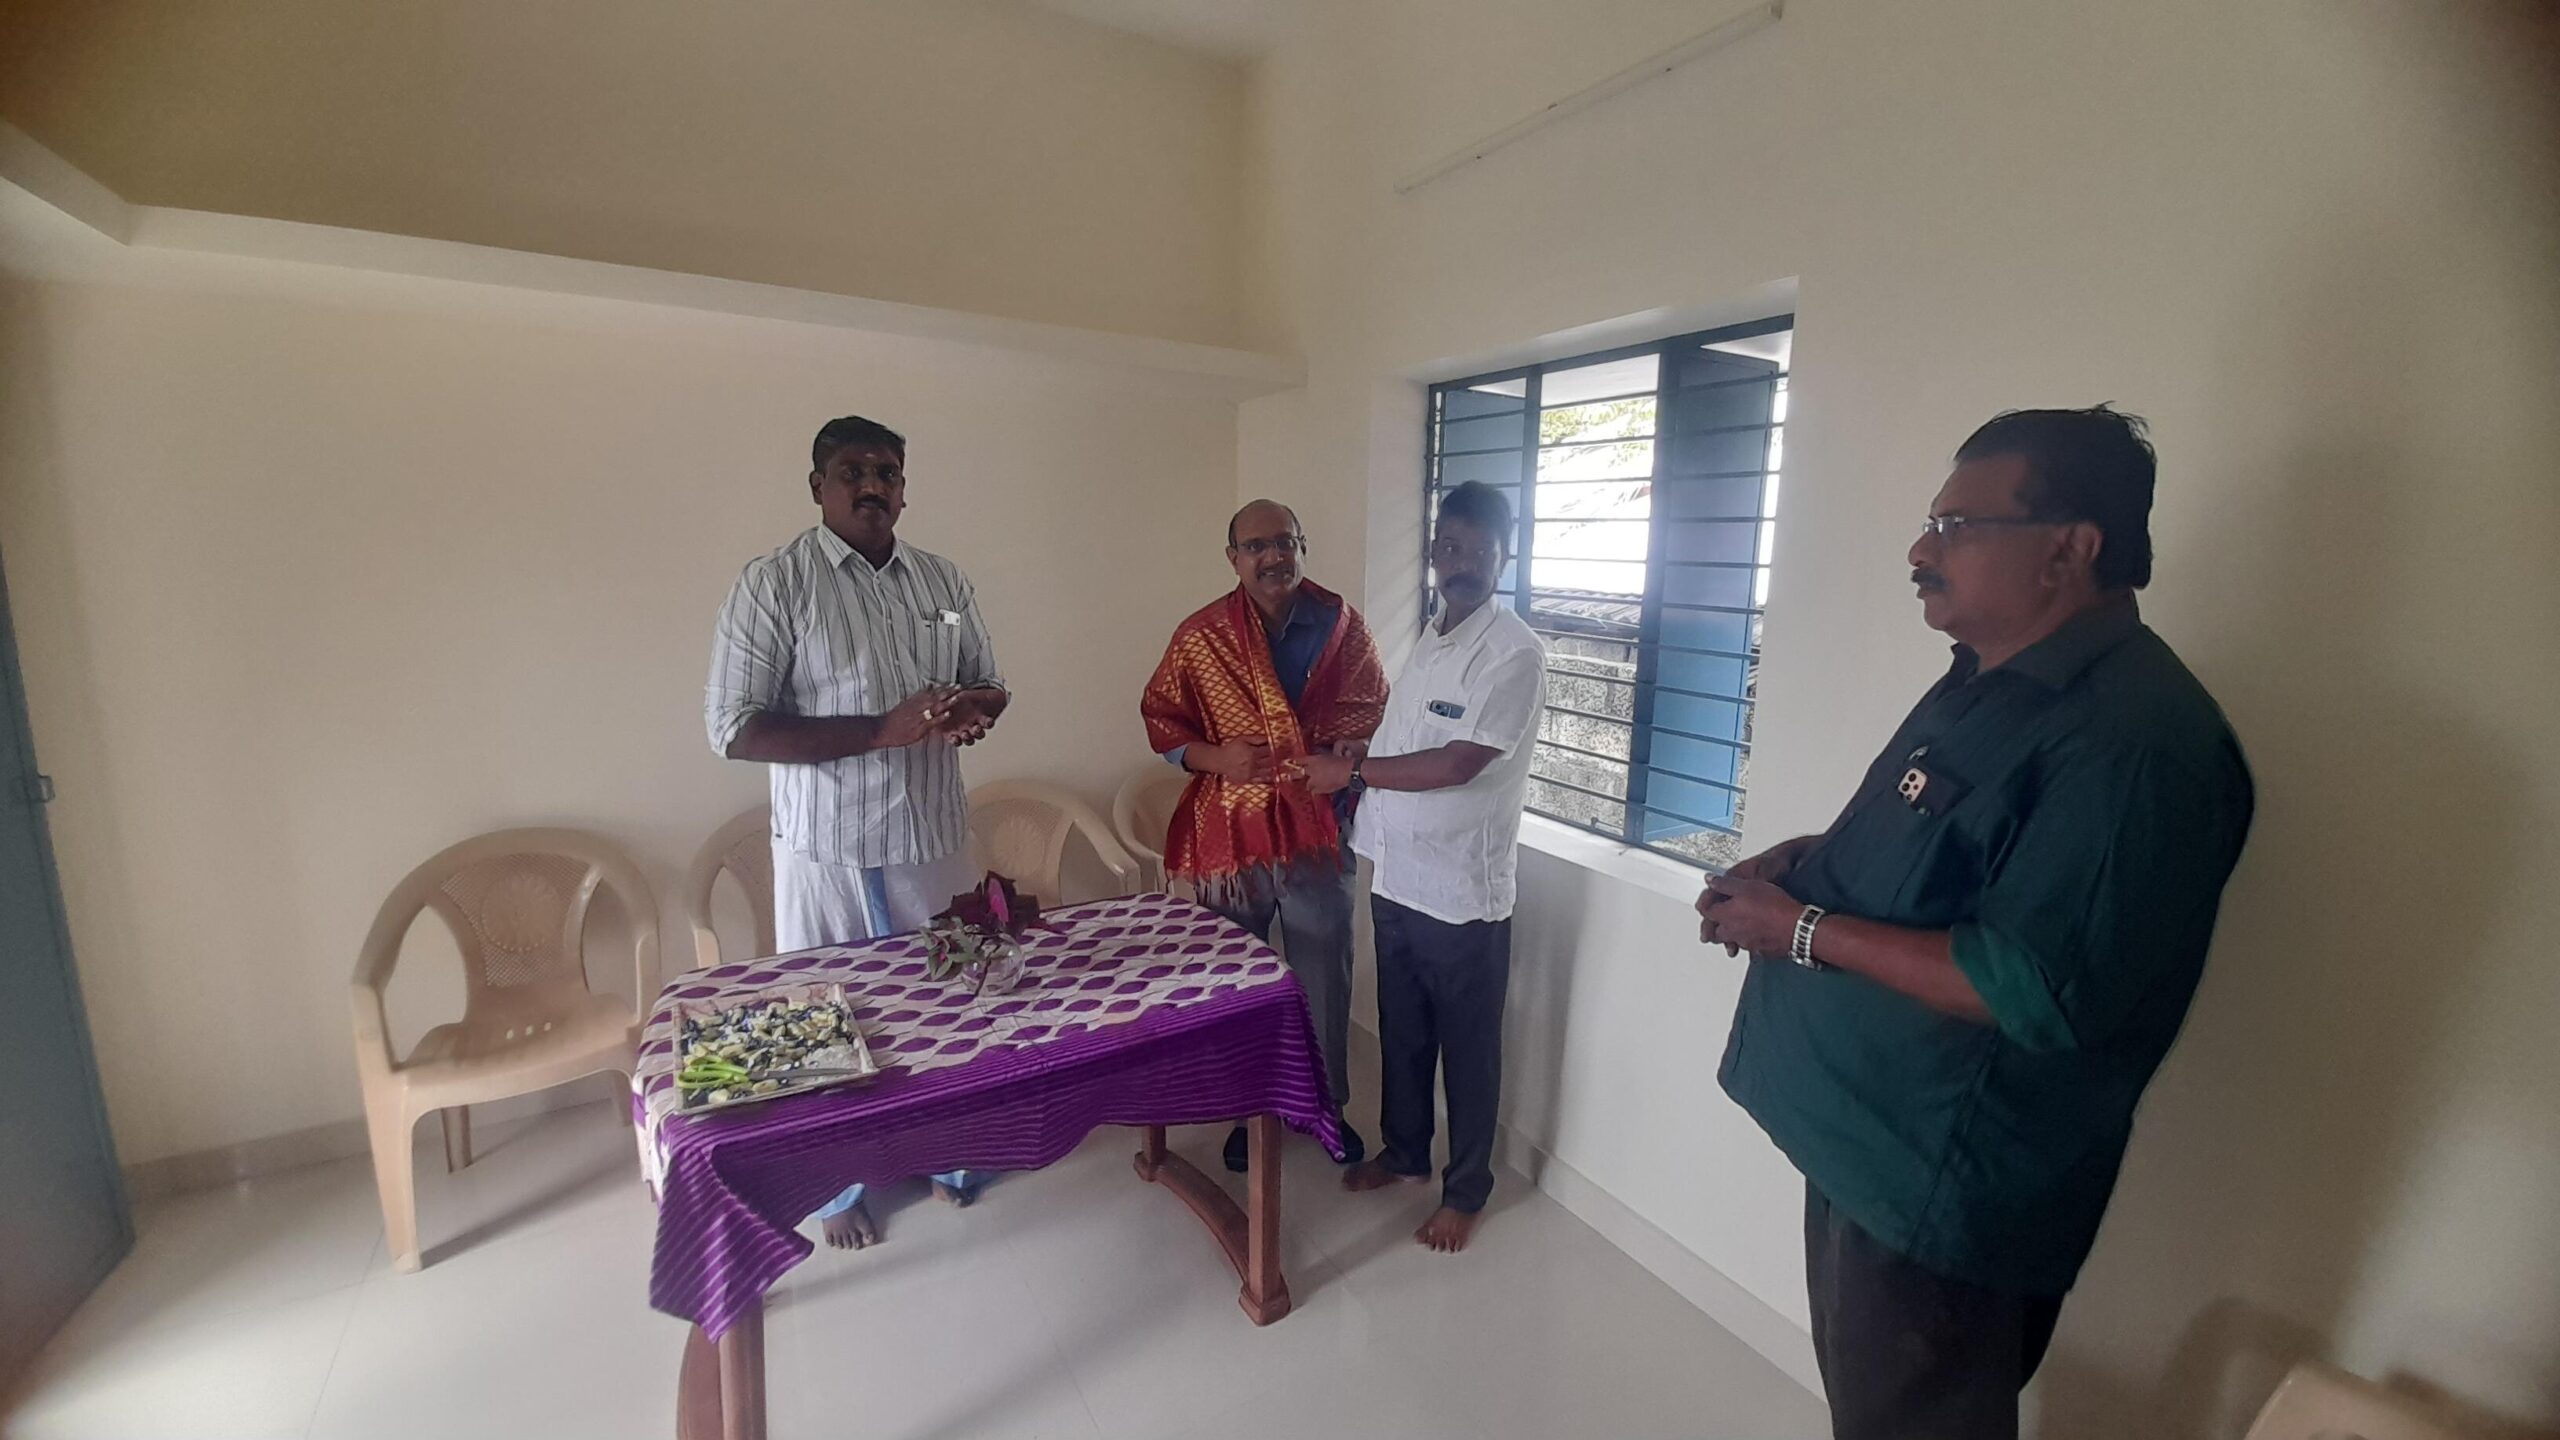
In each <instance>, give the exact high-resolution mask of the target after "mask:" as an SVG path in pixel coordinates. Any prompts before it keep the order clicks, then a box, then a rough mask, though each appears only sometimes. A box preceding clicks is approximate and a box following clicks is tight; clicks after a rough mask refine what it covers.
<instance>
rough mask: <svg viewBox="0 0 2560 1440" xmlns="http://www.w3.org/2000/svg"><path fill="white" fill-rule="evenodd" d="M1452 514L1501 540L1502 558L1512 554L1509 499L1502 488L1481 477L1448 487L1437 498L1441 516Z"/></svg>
mask: <svg viewBox="0 0 2560 1440" xmlns="http://www.w3.org/2000/svg"><path fill="white" fill-rule="evenodd" d="M1452 516H1455V517H1457V518H1458V519H1460V520H1464V521H1466V522H1467V523H1468V524H1470V525H1473V526H1476V527H1477V528H1479V529H1481V530H1484V531H1486V532H1488V533H1490V534H1491V535H1493V536H1494V537H1495V538H1496V539H1498V540H1500V541H1501V542H1502V555H1503V558H1504V559H1506V560H1507V559H1509V558H1510V557H1511V542H1512V539H1513V538H1514V537H1513V535H1512V531H1511V502H1510V501H1508V500H1506V499H1504V498H1503V497H1502V492H1501V491H1499V490H1496V489H1494V488H1493V487H1492V486H1490V485H1487V484H1486V483H1484V482H1483V481H1481V480H1470V481H1468V482H1467V483H1466V484H1464V485H1453V486H1451V487H1450V488H1449V490H1448V491H1447V492H1446V493H1444V494H1443V495H1441V497H1440V518H1441V519H1443V520H1446V519H1449V518H1450V517H1452Z"/></svg>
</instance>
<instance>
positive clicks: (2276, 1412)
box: [2247, 1360, 2481, 1440]
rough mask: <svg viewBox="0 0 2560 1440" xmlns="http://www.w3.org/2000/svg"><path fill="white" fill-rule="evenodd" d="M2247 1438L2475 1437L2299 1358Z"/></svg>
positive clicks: (2399, 1398)
mask: <svg viewBox="0 0 2560 1440" xmlns="http://www.w3.org/2000/svg"><path fill="white" fill-rule="evenodd" d="M2247 1440H2481V1437H2480V1436H2479V1435H2478V1433H2477V1432H2475V1431H2471V1430H2464V1429H2457V1428H2455V1426H2454V1425H2453V1424H2452V1423H2451V1422H2449V1421H2447V1420H2445V1419H2444V1418H2443V1417H2441V1416H2439V1415H2436V1414H2434V1413H2432V1412H2431V1411H2430V1410H2429V1409H2428V1408H2427V1407H2425V1406H2423V1405H2421V1404H2419V1403H2418V1402H2417V1401H2415V1400H2413V1399H2410V1398H2409V1397H2407V1396H2404V1395H2395V1394H2393V1393H2391V1392H2390V1391H2388V1390H2385V1389H2383V1388H2382V1387H2381V1386H2379V1385H2376V1384H2374V1383H2373V1382H2372V1381H2370V1380H2365V1379H2362V1378H2360V1377H2357V1376H2354V1375H2350V1374H2348V1373H2347V1372H2345V1371H2344V1370H2340V1369H2337V1368H2335V1367H2333V1366H2328V1365H2323V1364H2321V1363H2319V1362H2318V1361H2316V1360H2305V1361H2303V1362H2302V1363H2301V1364H2299V1365H2296V1366H2294V1367H2293V1371H2292V1373H2290V1374H2288V1375H2286V1376H2285V1377H2284V1382H2283V1383H2282V1384H2280V1385H2278V1386H2276V1393H2275V1394H2274V1395H2273V1396H2270V1397H2269V1398H2268V1400H2267V1406H2266V1408H2265V1409H2263V1410H2261V1411H2259V1412H2258V1418H2257V1419H2256V1420H2255V1421H2253V1422H2251V1424H2250V1426H2249V1433H2248V1436H2247Z"/></svg>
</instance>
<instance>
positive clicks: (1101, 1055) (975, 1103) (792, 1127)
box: [634, 896, 1341, 1440]
mask: <svg viewBox="0 0 2560 1440" xmlns="http://www.w3.org/2000/svg"><path fill="white" fill-rule="evenodd" d="M1055 917H1056V919H1057V920H1058V922H1059V924H1060V926H1061V928H1060V930H1058V931H1057V932H1055V933H1053V934H1050V935H1045V936H1042V937H1041V938H1040V939H1039V940H1037V941H1036V942H1035V943H1034V945H1033V947H1032V948H1031V951H1030V953H1029V957H1028V963H1027V964H1026V966H1025V969H1024V976H1023V979H1022V982H1021V983H1020V985H1018V986H1017V987H1016V988H1015V989H1014V990H1013V991H1012V992H1011V993H1010V994H1008V995H1005V996H1001V997H986V998H978V999H972V998H971V997H969V996H968V994H967V990H966V987H965V986H964V985H962V984H960V983H958V982H948V983H946V982H935V981H932V980H930V979H928V978H927V977H926V976H925V974H924V962H923V957H924V947H923V944H922V942H921V941H919V940H917V939H916V938H915V937H913V936H898V937H892V938H890V939H887V940H881V941H875V942H871V943H869V944H865V945H857V946H850V947H843V948H831V949H825V950H815V951H809V952H805V953H803V954H800V955H789V956H780V957H776V958H774V959H771V960H759V961H751V962H747V963H745V964H740V965H730V966H722V967H719V968H717V969H713V970H705V971H698V972H696V973H694V974H691V975H687V976H684V977H682V978H681V979H679V980H677V981H676V982H675V983H673V984H671V985H669V986H668V987H667V988H666V990H665V991H664V992H662V994H661V995H660V997H659V1005H658V1010H657V1014H656V1015H655V1016H654V1017H653V1019H652V1021H651V1023H650V1025H649V1027H648V1029H647V1030H646V1031H645V1032H644V1033H643V1037H642V1042H641V1059H640V1069H639V1074H638V1076H637V1077H635V1080H634V1089H635V1091H636V1097H635V1104H636V1105H637V1106H638V1107H639V1111H640V1114H641V1116H642V1124H641V1127H640V1128H641V1154H642V1161H643V1166H644V1168H645V1169H646V1170H647V1173H648V1174H649V1177H650V1180H651V1183H652V1185H653V1187H654V1188H655V1190H656V1192H657V1194H658V1196H659V1213H658V1241H657V1251H656V1256H655V1258H654V1260H653V1262H652V1265H651V1274H650V1303H651V1304H652V1305H653V1306H654V1307H655V1308H657V1309H660V1310H663V1311H666V1312H668V1313H669V1314H673V1315H676V1316H679V1317H682V1318H685V1319H688V1320H691V1321H693V1322H694V1329H693V1333H692V1335H691V1336H690V1337H689V1338H688V1340H687V1342H686V1345H685V1350H684V1358H683V1365H682V1371H681V1375H680V1378H679V1382H678V1388H677V1401H676V1405H677V1434H678V1435H679V1436H680V1437H682V1440H713V1437H718V1440H760V1437H762V1436H763V1435H764V1433H765V1389H764V1318H763V1315H764V1312H763V1299H762V1297H763V1295H764V1292H765V1290H766V1289H768V1288H769V1287H770V1286H771V1285H772V1283H773V1282H774V1281H775V1280H776V1279H778V1278H780V1276H781V1275H782V1274H783V1273H784V1272H785V1271H787V1270H789V1269H790V1268H791V1266H793V1265H795V1264H797V1263H798V1262H799V1261H800V1260H801V1259H802V1258H804V1257H806V1256H807V1255H808V1254H809V1252H810V1249H811V1247H810V1245H809V1242H808V1241H806V1240H804V1239H802V1238H801V1237H800V1235H799V1233H798V1226H799V1223H800V1221H801V1219H802V1218H803V1217H804V1216H806V1215H807V1214H809V1212H811V1211H812V1210H815V1209H816V1208H817V1207H818V1206H819V1205H820V1204H822V1203H824V1202H825V1201H826V1200H827V1199H828V1198H830V1197H832V1196H834V1195H836V1194H838V1193H840V1192H841V1191H842V1190H843V1189H844V1188H845V1187H846V1186H847V1185H850V1184H853V1183H855V1182H857V1181H860V1182H865V1183H882V1182H886V1181H889V1180H894V1179H899V1178H903V1177H906V1176H910V1175H920V1174H936V1173H941V1172H943V1171H948V1170H954V1169H962V1168H966V1169H983V1170H1029V1169H1037V1168H1039V1167H1041V1166H1044V1165H1047V1164H1050V1163H1052V1162H1054V1161H1056V1160H1058V1159H1059V1158H1061V1157H1062V1156H1064V1155H1065V1154H1066V1153H1067V1152H1068V1151H1070V1150H1072V1149H1074V1148H1075V1147H1076V1145H1077V1144H1078V1143H1079V1142H1081V1141H1082V1140H1083V1139H1084V1138H1085V1137H1086V1136H1087V1135H1088V1134H1090V1133H1091V1132H1092V1131H1093V1130H1094V1128H1095V1127H1097V1126H1101V1125H1125V1126H1133V1127H1137V1128H1138V1129H1140V1131H1141V1132H1142V1139H1141V1141H1140V1146H1139V1150H1138V1153H1137V1156H1136V1168H1137V1171H1138V1174H1139V1176H1140V1178H1142V1179H1145V1180H1148V1181H1151V1182H1153V1183H1155V1184H1158V1185H1162V1186H1163V1187H1165V1188H1166V1189H1168V1190H1171V1191H1172V1192H1173V1193H1174V1194H1176V1195H1178V1196H1180V1197H1181V1198H1182V1200H1183V1203H1184V1204H1186V1205H1188V1206H1190V1207H1191V1210H1192V1212H1193V1213H1194V1214H1196V1215H1198V1216H1199V1217H1200V1219H1201V1221H1202V1223H1203V1224H1205V1225H1207V1226H1208V1228H1209V1231H1210V1234H1211V1235H1212V1236H1214V1237H1215V1238H1216V1240H1217V1241H1218V1244H1219V1246H1220V1248H1222V1249H1223V1250H1224V1251H1225V1252H1226V1255H1227V1259H1228V1261H1229V1262H1230V1263H1231V1264H1232V1265H1234V1267H1235V1270H1236V1274H1237V1277H1238V1278H1239V1279H1240V1280H1241V1281H1242V1289H1241V1291H1240V1293H1239V1295H1238V1302H1239V1303H1240V1304H1241V1305H1242V1306H1243V1308H1244V1311H1245V1314H1246V1315H1247V1316H1248V1317H1250V1318H1251V1319H1252V1321H1253V1323H1255V1324H1257V1325H1268V1324H1270V1323H1272V1322H1273V1321H1276V1320H1278V1319H1280V1318H1281V1317H1283V1316H1285V1315H1287V1314H1288V1313H1289V1308H1290V1297H1289V1287H1288V1281H1287V1279H1286V1278H1285V1277H1284V1276H1283V1275H1282V1273H1281V1268H1280V1249H1279V1246H1280V1175H1281V1161H1280V1145H1281V1136H1282V1133H1283V1131H1284V1129H1296V1130H1299V1131H1302V1132H1304V1133H1308V1134H1311V1135H1314V1136H1316V1137H1317V1138H1318V1139H1319V1140H1321V1141H1322V1142H1323V1144H1324V1145H1325V1148H1326V1149H1327V1150H1329V1151H1331V1152H1333V1153H1335V1154H1337V1155H1339V1154H1340V1149H1341V1147H1340V1139H1339V1136H1338V1134H1337V1128H1336V1121H1335V1119H1334V1116H1333V1114H1332V1108H1331V1105H1330V1102H1329V1100H1328V1098H1327V1093H1326V1089H1325V1079H1324V1069H1323V1063H1322V1061H1321V1059H1320V1058H1319V1056H1318V1053H1317V1050H1316V1045H1315V1036H1314V1032H1313V1030H1312V1029H1311V1028H1310V1026H1309V1024H1308V1020H1307V1009H1306V1000H1305V997H1304V995H1303V994H1302V993H1301V992H1300V991H1299V989H1298V985H1297V981H1296V980H1295V979H1294V978H1292V977H1291V976H1290V974H1289V972H1288V970H1287V968H1286V967H1285V966H1283V965H1282V964H1281V963H1280V961H1279V957H1278V956H1276V955H1274V954H1273V953H1272V951H1271V949H1270V947H1269V946H1267V945H1265V944H1263V943H1262V942H1261V941H1260V940H1258V939H1255V938H1254V937H1252V936H1249V935H1247V934H1245V933H1244V932H1243V931H1242V930H1239V929H1237V928H1236V927H1234V926H1233V925H1230V924H1228V923H1227V922H1226V921H1224V920H1222V919H1220V918H1218V917H1217V916H1216V915H1213V914H1211V913H1210V912H1208V911H1206V910H1203V909H1200V908H1199V907H1198V906H1195V905H1191V904H1189V903H1187V902H1184V901H1180V900H1175V899H1172V898H1171V897H1167V896H1139V897H1135V898H1132V899H1126V900H1114V901H1104V902H1100V903H1098V904H1094V905H1086V906H1077V907H1074V908H1072V909H1068V910H1062V911H1058V912H1055ZM812 981H833V982H838V983H842V984H843V985H845V987H846V989H847V992H848V994H849V995H851V996H853V997H854V998H855V1003H856V1007H857V1009H856V1013H857V1018H858V1019H859V1021H860V1022H861V1024H862V1026H863V1031H864V1035H865V1037H866V1039H867V1040H868V1041H869V1043H870V1044H871V1046H872V1049H873V1053H874V1055H875V1056H877V1057H878V1058H879V1059H880V1061H881V1062H882V1064H883V1065H885V1066H887V1067H888V1071H887V1073H885V1074H884V1075H882V1076H881V1078H880V1079H878V1080H876V1081H873V1082H871V1083H870V1084H868V1085H865V1086H861V1087H858V1088H847V1089H842V1090H835V1091H826V1092H820V1093H817V1094H812V1095H804V1096H799V1097H796V1098H793V1099H787V1100H777V1101H773V1102H771V1103H769V1104H764V1105H758V1106H751V1107H744V1108H741V1109H737V1110H732V1111H726V1112H720V1113H716V1114H707V1115H683V1114H680V1113H678V1111H677V1107H676V1103H675V1095H674V1089H673V1082H672V1074H673V1070H674V1067H675V1058H676V1057H675V1054H674V1050H675V1046H674V1040H673V1036H674V1031H675V1021H674V1018H673V1007H674V1006H675V1005H676V1004H677V1003H678V1002H684V1003H689V1004H693V1005H702V1004H705V1003H708V1004H713V1005H719V1004H724V1003H730V1002H732V1001H742V1000H744V999H746V998H747V997H749V996H752V995H754V994H756V993H757V992H759V991H760V990H764V989H770V988H773V987H776V986H781V985H793V984H802V983H809V982H812ZM1240 1115H1249V1116H1251V1117H1252V1118H1251V1120H1250V1121H1249V1122H1247V1126H1246V1129H1247V1134H1248V1137H1249V1145H1248V1150H1249V1154H1250V1165H1249V1168H1248V1171H1247V1181H1246V1200H1245V1203H1244V1204H1243V1205H1238V1204H1237V1203H1236V1202H1235V1200H1234V1199H1233V1198H1231V1197H1230V1196H1229V1195H1228V1194H1227V1193H1226V1191H1225V1190H1223V1189H1222V1188H1220V1187H1219V1185H1218V1184H1217V1182H1215V1181H1213V1180H1211V1179H1210V1178H1209V1177H1208V1176H1207V1175H1205V1174H1203V1173H1202V1172H1201V1171H1200V1170H1199V1168H1198V1167H1196V1166H1194V1165H1192V1164H1191V1163H1190V1162H1189V1161H1187V1160H1185V1159H1183V1158H1182V1157H1181V1156H1179V1155H1175V1154H1173V1153H1172V1152H1171V1151H1169V1150H1167V1149H1166V1148H1165V1127H1166V1126H1168V1125H1184V1124H1205V1123H1213V1122H1220V1121H1227V1120H1232V1119H1234V1118H1235V1117H1237V1116H1240Z"/></svg>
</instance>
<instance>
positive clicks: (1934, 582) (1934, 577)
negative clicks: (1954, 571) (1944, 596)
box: [1911, 570, 1947, 590]
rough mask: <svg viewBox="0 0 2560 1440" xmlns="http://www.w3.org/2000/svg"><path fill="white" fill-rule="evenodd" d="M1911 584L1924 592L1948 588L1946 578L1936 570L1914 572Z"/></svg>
mask: <svg viewBox="0 0 2560 1440" xmlns="http://www.w3.org/2000/svg"><path fill="white" fill-rule="evenodd" d="M1911 583H1912V584H1913V585H1916V586H1918V587H1919V588H1921V589H1923V590H1944V589H1946V588H1947V579H1946V577H1945V576H1943V575H1941V574H1939V573H1938V572H1937V571H1935V570H1914V571H1912V572H1911Z"/></svg>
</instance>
